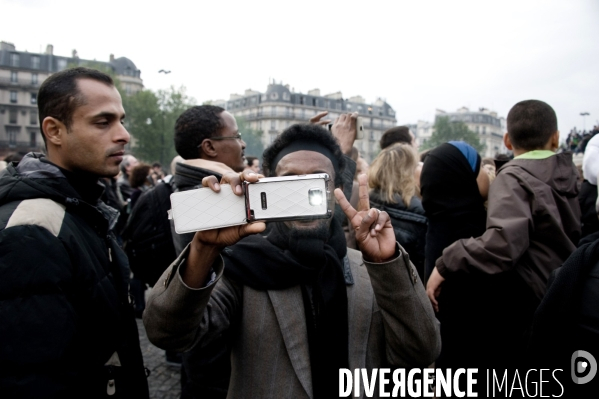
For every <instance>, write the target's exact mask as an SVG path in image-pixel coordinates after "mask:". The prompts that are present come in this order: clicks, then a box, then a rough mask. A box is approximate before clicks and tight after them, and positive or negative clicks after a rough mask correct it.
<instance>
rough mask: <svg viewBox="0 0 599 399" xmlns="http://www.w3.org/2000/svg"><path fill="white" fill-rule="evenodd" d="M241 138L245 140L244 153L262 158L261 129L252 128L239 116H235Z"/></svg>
mask: <svg viewBox="0 0 599 399" xmlns="http://www.w3.org/2000/svg"><path fill="white" fill-rule="evenodd" d="M235 120H237V127H239V133H241V138H242V139H243V141H245V154H246V155H252V156H254V157H258V158H262V153H263V152H264V144H262V130H255V129H252V128H251V127H250V125H249V123H248V122H247V121H246V120H245V119H244V118H243V117H241V116H238V117H235Z"/></svg>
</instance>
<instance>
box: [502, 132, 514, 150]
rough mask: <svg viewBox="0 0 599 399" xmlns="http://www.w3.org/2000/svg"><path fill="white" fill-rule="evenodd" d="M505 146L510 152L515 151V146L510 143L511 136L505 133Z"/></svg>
mask: <svg viewBox="0 0 599 399" xmlns="http://www.w3.org/2000/svg"><path fill="white" fill-rule="evenodd" d="M503 144H505V147H506V148H507V149H508V150H510V151H514V146H513V145H512V142H511V141H510V136H509V134H507V133H505V134H504V135H503Z"/></svg>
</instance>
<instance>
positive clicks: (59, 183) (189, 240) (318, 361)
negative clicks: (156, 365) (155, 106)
mask: <svg viewBox="0 0 599 399" xmlns="http://www.w3.org/2000/svg"><path fill="white" fill-rule="evenodd" d="M38 108H39V118H40V126H41V129H42V133H43V138H44V143H45V146H46V151H45V154H39V153H29V154H26V155H25V156H24V157H23V158H22V159H18V160H12V161H11V162H8V163H7V166H6V169H5V170H4V171H3V172H2V174H0V275H1V276H2V279H0V287H1V288H0V293H2V298H1V299H0V301H1V302H0V320H2V323H0V332H1V334H0V336H1V337H2V341H3V344H2V347H1V349H0V370H1V372H2V373H1V375H0V389H1V390H0V392H2V396H5V395H6V397H14V398H29V397H35V398H46V397H47V398H58V397H86V398H88V397H89V398H100V397H117V398H118V397H121V398H148V397H149V395H150V393H149V391H148V384H147V377H148V375H147V374H148V373H147V369H145V368H144V365H143V358H142V354H141V351H140V346H139V339H138V331H137V327H136V322H135V317H137V318H142V317H143V322H144V326H145V329H146V333H147V335H148V337H149V339H150V340H151V342H153V343H154V344H155V345H157V346H158V347H160V348H163V349H165V350H166V359H165V360H166V361H168V362H170V363H174V364H180V365H181V366H180V367H181V384H182V397H183V398H200V397H202V398H205V397H208V398H225V397H229V398H238V397H248V398H275V397H276V398H279V397H282V398H287V397H293V398H295V397H306V398H308V397H313V398H331V397H338V396H339V380H338V379H339V370H340V369H348V368H349V369H352V370H354V369H366V370H369V371H370V370H373V369H379V368H391V369H396V368H405V369H413V368H426V367H437V368H442V369H453V370H455V369H458V368H480V369H485V368H494V369H498V368H499V369H516V370H517V369H523V368H526V369H532V368H561V369H564V370H568V374H567V373H564V374H563V376H564V379H563V380H562V381H561V386H562V389H565V392H566V394H572V393H574V392H577V389H580V386H577V385H575V384H572V383H571V382H570V383H568V382H567V381H566V379H569V368H570V360H571V359H570V358H571V356H572V353H573V352H575V351H577V350H585V351H587V352H589V353H591V354H593V355H594V356H595V357H596V358H598V359H599V339H598V338H599V311H597V306H596V304H597V303H599V218H598V214H599V201H598V199H597V198H598V190H597V179H598V177H599V135H597V134H596V133H597V131H598V129H597V127H595V129H594V130H593V132H594V135H591V136H590V137H578V138H577V137H575V136H573V135H571V136H570V137H569V139H568V143H567V145H568V146H569V148H570V149H572V150H576V151H578V150H580V151H581V152H584V158H583V165H582V169H581V170H582V173H583V176H580V173H579V171H578V170H577V168H576V167H575V166H574V164H573V162H572V153H571V152H560V151H558V149H559V132H558V130H557V116H556V114H555V112H554V111H553V109H552V108H551V106H549V105H548V104H546V103H544V102H542V101H538V100H526V101H521V102H519V103H517V104H515V105H514V106H513V107H512V109H511V110H510V112H509V113H508V116H507V130H508V132H507V133H506V135H505V137H504V143H505V145H506V147H507V148H508V149H510V150H511V151H512V152H513V157H507V156H505V155H500V154H498V155H497V156H496V157H495V158H493V159H492V158H481V156H480V155H479V154H478V153H477V152H476V150H475V149H474V148H473V147H471V146H470V145H468V144H467V143H465V142H462V141H450V142H448V143H445V144H442V145H440V146H438V147H436V148H434V149H432V150H427V151H424V152H420V153H419V152H418V146H417V142H416V139H415V137H414V135H413V133H412V132H411V131H410V129H409V128H408V127H405V126H397V127H394V128H391V129H389V130H388V131H386V132H385V133H384V134H383V136H382V137H381V140H380V143H379V144H380V148H381V151H380V153H379V154H378V156H377V157H376V158H375V159H374V160H373V161H372V163H371V164H370V165H369V164H368V163H367V162H366V160H364V159H363V158H362V157H361V156H360V153H359V151H358V149H357V148H356V147H355V146H354V142H355V139H356V134H357V126H356V119H357V115H356V114H342V115H341V116H339V117H338V118H337V119H336V120H334V121H331V120H327V119H326V116H327V113H326V112H322V113H319V114H317V115H316V116H314V117H313V118H312V119H310V120H309V121H307V122H306V123H304V124H296V125H292V126H290V127H289V128H287V129H286V130H285V131H283V132H282V133H281V134H280V135H279V136H278V137H277V138H276V139H275V140H274V141H273V143H272V144H271V145H270V146H269V147H268V148H267V149H266V150H265V151H264V153H263V154H261V155H260V154H253V155H256V156H250V155H246V154H245V153H244V152H245V142H244V141H243V135H242V132H240V131H239V128H238V126H237V122H236V120H235V117H234V116H233V115H231V114H230V113H229V112H227V111H226V110H225V109H223V108H221V107H218V106H214V105H201V106H194V107H191V108H190V109H188V110H186V111H185V112H183V113H182V114H181V115H180V116H179V118H178V119H177V121H176V125H175V132H174V142H175V148H176V151H177V153H178V156H177V157H176V158H175V159H173V162H172V163H171V165H170V167H169V168H167V169H168V172H169V173H165V171H164V169H163V166H162V165H160V164H158V163H153V164H150V163H144V162H139V161H138V160H137V159H136V158H135V157H134V156H133V155H131V154H127V153H126V151H125V145H126V144H127V143H128V142H129V140H130V136H129V134H128V132H127V131H126V129H125V128H124V125H123V123H122V122H123V119H124V115H125V110H124V109H123V106H122V101H121V98H120V95H119V93H118V91H117V90H116V89H115V87H114V83H113V82H112V79H111V78H110V77H109V76H107V75H105V74H104V73H102V72H99V71H95V70H93V69H87V68H72V69H67V70H65V71H62V72H58V73H56V74H54V75H52V76H50V77H49V78H48V79H47V80H46V81H45V82H44V83H43V84H42V86H41V87H40V90H39V94H38ZM330 123H332V126H331V129H330V130H328V129H325V128H323V125H328V124H330ZM587 138H588V140H587ZM577 140H578V141H577ZM582 142H584V143H585V144H584V146H582ZM573 146H574V147H573ZM311 173H327V174H328V175H329V176H330V177H331V180H330V182H329V183H328V184H329V189H330V191H331V193H332V195H331V197H330V203H329V207H330V208H331V209H334V211H333V216H332V217H330V218H328V219H312V220H290V221H278V222H268V223H264V222H255V223H250V224H244V225H239V226H232V227H225V228H220V229H214V230H206V231H199V232H196V233H187V234H177V233H176V232H175V229H174V226H173V222H172V220H171V221H169V219H168V217H167V211H168V210H169V208H170V200H169V198H170V195H171V194H172V193H174V192H181V191H188V190H193V189H197V188H208V189H211V190H213V191H215V192H219V191H220V190H221V186H222V185H223V184H229V185H231V186H232V187H233V192H234V193H235V194H236V195H240V196H241V195H243V190H242V189H241V183H242V181H244V180H245V181H248V182H256V181H257V180H258V179H260V178H261V177H264V176H266V177H274V176H290V175H305V174H311ZM147 289H150V291H149V294H148V293H147V292H146V290H147ZM146 294H148V295H146ZM146 298H147V302H146ZM566 377H567V378H566ZM587 387H588V386H587ZM593 387H595V389H596V387H597V385H596V381H595V385H593ZM480 392H481V393H482V392H483V389H482V388H481V390H480ZM558 392H559V390H558ZM566 397H571V396H568V395H566Z"/></svg>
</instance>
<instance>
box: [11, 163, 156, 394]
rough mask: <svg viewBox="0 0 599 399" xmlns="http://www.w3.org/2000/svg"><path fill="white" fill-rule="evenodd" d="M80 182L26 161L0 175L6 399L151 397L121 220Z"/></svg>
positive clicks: (45, 165) (47, 166) (49, 165)
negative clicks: (120, 241)
mask: <svg viewBox="0 0 599 399" xmlns="http://www.w3.org/2000/svg"><path fill="white" fill-rule="evenodd" d="M65 173H66V172H65ZM72 178H74V177H72ZM82 180H85V182H86V184H85V187H86V191H85V192H86V195H85V198H86V199H87V201H86V200H84V199H83V198H82V194H80V192H81V191H82V190H79V191H78V190H76V189H75V187H74V186H73V185H71V183H70V181H69V180H68V179H67V178H66V177H65V175H64V174H63V172H62V171H61V170H60V169H59V168H58V167H56V166H55V165H53V164H52V163H50V162H48V161H46V160H45V159H44V157H43V155H41V154H33V153H30V154H27V155H26V156H25V157H24V158H23V160H22V161H21V162H20V163H19V164H18V166H16V167H15V166H13V165H9V166H8V168H7V169H6V170H5V171H3V172H2V174H0V276H1V277H0V295H1V296H0V337H1V340H2V345H1V346H0V392H1V396H3V397H10V398H30V397H31V398H33V397H35V398H54V397H61V398H62V397H86V398H101V397H106V396H107V394H112V396H111V397H114V398H119V397H124V398H147V397H148V385H147V381H146V375H145V370H144V367H143V361H142V356H141V351H140V347H139V338H138V332H137V324H136V322H135V319H134V317H133V310H132V309H131V306H130V305H129V300H128V299H129V298H128V278H129V266H128V263H127V258H126V256H125V255H124V253H123V252H122V251H121V249H120V248H119V247H118V245H117V244H116V241H115V239H114V235H113V233H112V231H111V228H112V227H113V226H114V224H115V223H116V220H117V218H118V212H117V211H115V210H114V209H112V208H110V207H108V206H107V205H105V204H104V203H103V202H101V201H99V200H98V198H99V197H100V195H101V194H102V189H101V187H100V188H98V187H99V186H98V187H95V186H94V184H93V180H92V181H91V183H92V184H89V183H90V181H89V179H82ZM88 194H89V195H88ZM94 198H95V201H92V199H94Z"/></svg>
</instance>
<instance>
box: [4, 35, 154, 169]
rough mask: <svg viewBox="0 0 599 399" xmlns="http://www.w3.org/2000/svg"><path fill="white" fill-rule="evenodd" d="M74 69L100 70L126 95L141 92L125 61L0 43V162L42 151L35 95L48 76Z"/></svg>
mask: <svg viewBox="0 0 599 399" xmlns="http://www.w3.org/2000/svg"><path fill="white" fill-rule="evenodd" d="M75 65H84V66H91V67H94V66H98V67H101V66H103V67H104V68H106V69H107V70H109V71H112V72H113V73H114V75H116V77H117V78H118V79H119V81H120V83H121V87H122V89H123V90H124V91H125V92H126V93H127V94H132V93H135V92H137V91H139V90H141V89H143V82H142V79H141V71H140V70H139V69H137V67H136V66H135V64H134V63H133V62H132V61H131V60H130V59H128V58H126V57H120V58H114V55H112V54H111V55H110V59H109V61H108V62H104V61H95V60H93V61H92V60H84V59H80V58H79V57H78V55H77V51H76V50H73V52H72V54H71V56H70V57H66V56H60V55H55V54H54V47H53V46H52V45H51V44H49V45H48V46H47V47H46V51H45V52H44V53H31V52H27V51H17V50H16V48H15V45H14V44H12V43H6V42H0V159H3V158H4V156H6V155H7V154H8V153H10V152H19V153H27V152H30V151H41V150H42V149H43V148H44V142H43V139H42V135H41V131H40V126H39V120H38V113H37V93H38V90H39V88H40V85H41V84H42V83H43V82H44V80H46V78H48V76H50V75H51V74H53V73H55V72H58V71H62V70H63V69H66V68H67V67H71V66H75Z"/></svg>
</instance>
